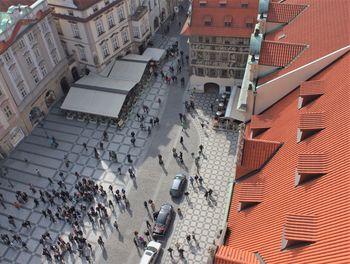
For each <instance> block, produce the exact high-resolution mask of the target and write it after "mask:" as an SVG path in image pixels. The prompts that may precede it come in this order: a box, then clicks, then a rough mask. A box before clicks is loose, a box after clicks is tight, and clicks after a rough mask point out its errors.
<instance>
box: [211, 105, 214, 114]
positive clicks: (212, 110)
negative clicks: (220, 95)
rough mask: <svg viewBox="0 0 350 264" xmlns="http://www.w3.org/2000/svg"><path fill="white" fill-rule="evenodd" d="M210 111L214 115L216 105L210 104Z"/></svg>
mask: <svg viewBox="0 0 350 264" xmlns="http://www.w3.org/2000/svg"><path fill="white" fill-rule="evenodd" d="M210 110H211V112H212V113H213V112H214V105H213V104H210Z"/></svg>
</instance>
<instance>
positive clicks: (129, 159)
mask: <svg viewBox="0 0 350 264" xmlns="http://www.w3.org/2000/svg"><path fill="white" fill-rule="evenodd" d="M126 158H127V160H128V163H132V159H131V155H130V154H128V155H126Z"/></svg>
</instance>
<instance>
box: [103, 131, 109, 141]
mask: <svg viewBox="0 0 350 264" xmlns="http://www.w3.org/2000/svg"><path fill="white" fill-rule="evenodd" d="M103 140H104V141H108V133H107V131H106V130H105V131H103Z"/></svg>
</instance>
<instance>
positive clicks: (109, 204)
mask: <svg viewBox="0 0 350 264" xmlns="http://www.w3.org/2000/svg"><path fill="white" fill-rule="evenodd" d="M108 207H109V208H113V209H114V204H113V202H112V200H108Z"/></svg>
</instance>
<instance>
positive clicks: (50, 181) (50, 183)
mask: <svg viewBox="0 0 350 264" xmlns="http://www.w3.org/2000/svg"><path fill="white" fill-rule="evenodd" d="M47 179H48V180H49V185H50V186H51V185H53V181H52V180H51V178H47Z"/></svg>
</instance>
